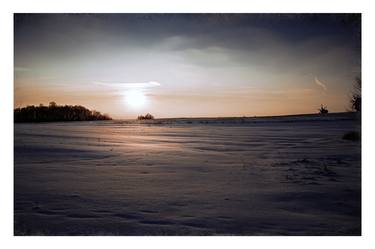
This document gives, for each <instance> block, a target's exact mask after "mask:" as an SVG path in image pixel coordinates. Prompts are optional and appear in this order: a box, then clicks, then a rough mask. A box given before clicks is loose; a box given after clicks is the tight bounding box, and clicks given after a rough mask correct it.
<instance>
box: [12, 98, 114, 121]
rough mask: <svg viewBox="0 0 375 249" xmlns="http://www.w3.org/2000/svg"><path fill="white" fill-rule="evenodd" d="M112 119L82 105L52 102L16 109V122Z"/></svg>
mask: <svg viewBox="0 0 375 249" xmlns="http://www.w3.org/2000/svg"><path fill="white" fill-rule="evenodd" d="M91 120H111V117H109V116H108V115H107V114H101V113H100V112H98V111H95V110H94V111H90V110H89V109H87V108H85V107H83V106H80V105H74V106H72V105H64V106H58V105H57V104H56V103H55V102H50V103H49V106H44V105H43V104H40V105H39V106H34V105H31V106H26V107H22V108H16V109H14V122H16V123H17V122H55V121H91Z"/></svg>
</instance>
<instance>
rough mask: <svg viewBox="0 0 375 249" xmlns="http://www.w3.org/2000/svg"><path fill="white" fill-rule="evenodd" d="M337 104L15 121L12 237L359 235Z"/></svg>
mask: <svg viewBox="0 0 375 249" xmlns="http://www.w3.org/2000/svg"><path fill="white" fill-rule="evenodd" d="M358 129H360V127H359V124H358V121H355V120H354V119H352V116H351V115H349V114H340V115H328V116H325V117H323V118H320V117H319V116H309V117H301V118H298V117H297V118H296V117H285V118H275V119H268V120H267V119H262V118H257V119H251V118H249V119H244V118H242V119H178V120H161V121H160V120H154V121H151V122H144V123H142V122H133V121H104V122H70V123H44V124H16V125H15V150H14V152H15V154H14V159H15V166H14V167H15V168H14V170H15V171H14V173H15V189H14V190H15V194H14V197H15V198H14V200H15V201H14V204H15V206H14V212H15V216H14V222H15V234H16V235H360V233H361V157H360V153H361V148H360V142H353V141H347V140H343V139H342V136H343V135H344V134H345V133H346V132H348V131H352V130H358Z"/></svg>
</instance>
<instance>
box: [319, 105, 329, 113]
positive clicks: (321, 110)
mask: <svg viewBox="0 0 375 249" xmlns="http://www.w3.org/2000/svg"><path fill="white" fill-rule="evenodd" d="M318 110H319V113H320V114H327V113H328V109H327V106H323V105H320V108H319V109H318Z"/></svg>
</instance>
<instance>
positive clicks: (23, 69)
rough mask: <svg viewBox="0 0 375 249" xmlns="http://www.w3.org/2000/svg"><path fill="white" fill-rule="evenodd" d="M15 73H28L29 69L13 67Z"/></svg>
mask: <svg viewBox="0 0 375 249" xmlns="http://www.w3.org/2000/svg"><path fill="white" fill-rule="evenodd" d="M14 71H15V72H27V71H30V68H27V67H14Z"/></svg>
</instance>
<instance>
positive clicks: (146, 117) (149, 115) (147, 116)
mask: <svg viewBox="0 0 375 249" xmlns="http://www.w3.org/2000/svg"><path fill="white" fill-rule="evenodd" d="M137 119H138V120H145V119H154V116H152V115H151V114H150V113H147V114H146V115H145V116H143V115H140V116H138V117H137Z"/></svg>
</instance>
